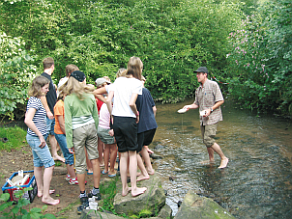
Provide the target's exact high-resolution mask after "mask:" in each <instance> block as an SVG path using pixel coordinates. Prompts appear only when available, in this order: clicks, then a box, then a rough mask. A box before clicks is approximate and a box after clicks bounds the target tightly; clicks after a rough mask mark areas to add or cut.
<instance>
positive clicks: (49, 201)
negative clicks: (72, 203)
mask: <svg viewBox="0 0 292 219" xmlns="http://www.w3.org/2000/svg"><path fill="white" fill-rule="evenodd" d="M42 202H43V203H44V204H47V205H57V204H59V203H60V199H53V198H51V197H48V198H42Z"/></svg>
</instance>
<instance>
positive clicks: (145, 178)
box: [137, 174, 150, 182]
mask: <svg viewBox="0 0 292 219" xmlns="http://www.w3.org/2000/svg"><path fill="white" fill-rule="evenodd" d="M149 178H150V177H149V175H148V174H147V175H141V176H139V177H138V178H137V182H139V181H142V180H147V179H149Z"/></svg>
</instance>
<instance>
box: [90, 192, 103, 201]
mask: <svg viewBox="0 0 292 219" xmlns="http://www.w3.org/2000/svg"><path fill="white" fill-rule="evenodd" d="M88 198H95V200H96V201H98V200H101V195H100V193H99V192H98V193H96V194H95V195H94V194H92V191H91V192H90V193H88Z"/></svg>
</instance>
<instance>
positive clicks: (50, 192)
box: [38, 189, 55, 198]
mask: <svg viewBox="0 0 292 219" xmlns="http://www.w3.org/2000/svg"><path fill="white" fill-rule="evenodd" d="M54 193H55V189H51V190H49V194H50V195H51V194H54ZM38 197H39V198H41V197H43V191H41V190H39V191H38Z"/></svg>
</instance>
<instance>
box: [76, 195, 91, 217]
mask: <svg viewBox="0 0 292 219" xmlns="http://www.w3.org/2000/svg"><path fill="white" fill-rule="evenodd" d="M80 202H81V205H80V206H78V207H77V212H78V214H81V213H82V212H83V210H85V209H89V202H88V197H82V198H80Z"/></svg>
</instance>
